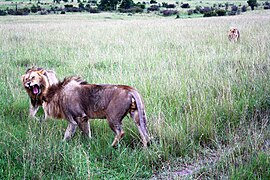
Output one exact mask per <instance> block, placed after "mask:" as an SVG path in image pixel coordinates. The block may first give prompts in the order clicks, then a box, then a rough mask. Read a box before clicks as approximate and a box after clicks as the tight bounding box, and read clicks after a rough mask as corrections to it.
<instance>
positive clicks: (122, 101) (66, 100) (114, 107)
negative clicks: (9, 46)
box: [24, 70, 150, 147]
mask: <svg viewBox="0 0 270 180" xmlns="http://www.w3.org/2000/svg"><path fill="white" fill-rule="evenodd" d="M46 74H47V72H46V71H45V70H41V71H38V72H36V73H35V74H33V75H32V76H29V78H28V81H27V83H25V87H26V89H27V90H28V87H29V86H30V90H31V91H33V92H35V93H34V94H37V93H39V94H41V96H38V100H37V102H38V103H42V107H43V109H44V111H45V117H48V116H50V117H52V118H58V119H66V120H67V121H68V122H69V124H68V127H67V129H66V132H65V135H64V140H69V139H71V138H72V136H73V135H74V133H75V130H76V128H77V126H79V128H80V130H81V131H82V132H83V133H84V134H85V135H86V136H87V137H91V132H90V125H89V121H88V119H104V118H106V119H107V121H108V123H109V126H110V128H111V129H112V130H113V131H114V133H115V134H116V135H115V138H114V141H113V143H112V146H116V145H117V143H118V142H119V141H120V139H121V138H122V137H123V136H124V131H123V129H122V119H123V118H124V117H125V116H126V115H127V114H128V113H129V114H130V115H131V117H132V118H133V120H134V121H135V124H136V125H137V128H138V130H139V133H140V136H141V138H142V143H143V145H144V147H146V146H147V144H148V143H149V141H150V138H149V135H148V130H147V125H146V114H145V109H144V103H143V101H142V98H141V95H140V94H139V93H138V91H137V90H135V89H134V88H133V87H131V86H126V85H97V84H87V82H86V81H83V80H82V79H80V78H79V77H69V78H65V79H64V80H63V81H62V82H58V83H57V84H52V83H50V82H49V78H48V76H47V75H46ZM33 76H34V78H33ZM24 79H25V77H24ZM28 84H29V85H28ZM35 88H37V89H38V90H35Z"/></svg>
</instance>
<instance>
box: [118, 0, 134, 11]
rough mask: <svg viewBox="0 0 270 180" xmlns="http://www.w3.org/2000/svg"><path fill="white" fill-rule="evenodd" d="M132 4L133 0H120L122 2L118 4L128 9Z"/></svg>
mask: <svg viewBox="0 0 270 180" xmlns="http://www.w3.org/2000/svg"><path fill="white" fill-rule="evenodd" d="M134 5H135V4H134V2H133V0H122V3H121V4H120V6H119V8H122V9H130V8H131V7H133V6H134Z"/></svg>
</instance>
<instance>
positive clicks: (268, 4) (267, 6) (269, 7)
mask: <svg viewBox="0 0 270 180" xmlns="http://www.w3.org/2000/svg"><path fill="white" fill-rule="evenodd" d="M263 9H270V3H269V2H268V1H266V2H265V3H264V6H263Z"/></svg>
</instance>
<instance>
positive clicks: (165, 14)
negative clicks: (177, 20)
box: [161, 10, 178, 16]
mask: <svg viewBox="0 0 270 180" xmlns="http://www.w3.org/2000/svg"><path fill="white" fill-rule="evenodd" d="M161 13H162V14H163V16H171V15H176V14H178V11H177V10H163V11H161Z"/></svg>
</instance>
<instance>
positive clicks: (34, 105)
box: [21, 67, 58, 118]
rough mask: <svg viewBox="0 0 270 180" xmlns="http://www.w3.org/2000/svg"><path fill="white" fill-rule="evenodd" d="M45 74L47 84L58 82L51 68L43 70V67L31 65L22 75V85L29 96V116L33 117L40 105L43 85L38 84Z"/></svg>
mask: <svg viewBox="0 0 270 180" xmlns="http://www.w3.org/2000/svg"><path fill="white" fill-rule="evenodd" d="M41 74H42V76H46V79H47V80H48V83H49V85H53V84H56V83H58V79H57V78H56V75H55V72H54V71H52V70H45V69H43V68H36V67H32V68H29V69H28V70H27V71H26V73H25V74H24V75H22V78H21V79H22V82H23V86H24V88H25V90H26V92H27V93H28V96H29V98H30V108H29V117H31V118H35V115H36V113H37V111H38V108H39V106H41V105H42V101H41V99H40V97H42V96H43V95H42V93H43V92H44V88H45V87H44V86H42V85H40V81H42V79H43V77H41Z"/></svg>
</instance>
